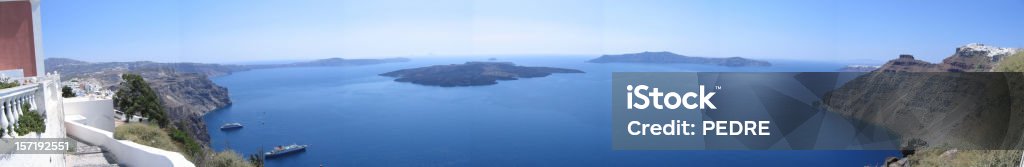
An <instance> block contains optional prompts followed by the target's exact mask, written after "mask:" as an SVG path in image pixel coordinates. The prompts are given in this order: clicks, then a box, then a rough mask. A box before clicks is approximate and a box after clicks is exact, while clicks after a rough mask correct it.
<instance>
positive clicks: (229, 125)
mask: <svg viewBox="0 0 1024 167" xmlns="http://www.w3.org/2000/svg"><path fill="white" fill-rule="evenodd" d="M239 128H242V124H241V123H238V122H234V123H227V124H224V125H222V126H220V130H232V129H239Z"/></svg>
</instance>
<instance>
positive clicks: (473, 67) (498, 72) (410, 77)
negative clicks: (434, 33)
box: [380, 62, 583, 87]
mask: <svg viewBox="0 0 1024 167" xmlns="http://www.w3.org/2000/svg"><path fill="white" fill-rule="evenodd" d="M552 73H583V71H580V70H575V69H565V68H553V67H525V66H517V65H515V64H513V63H510V62H466V63H465V64H450V65H435V66H429V67H420V68H411V69H403V70H397V71H392V72H387V73H383V74H380V75H381V76H387V77H395V78H396V79H395V81H397V82H410V83H414V84H420V85H430V86H441V87H455V86H482V85H494V84H498V82H497V81H498V80H516V79H519V78H536V77H545V76H548V75H551V74H552Z"/></svg>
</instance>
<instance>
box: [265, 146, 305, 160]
mask: <svg viewBox="0 0 1024 167" xmlns="http://www.w3.org/2000/svg"><path fill="white" fill-rule="evenodd" d="M306 147H309V145H298V144H292V145H287V146H277V147H274V150H270V151H267V152H266V153H263V156H265V157H267V158H274V157H279V156H283V155H288V154H291V153H296V152H301V151H306Z"/></svg>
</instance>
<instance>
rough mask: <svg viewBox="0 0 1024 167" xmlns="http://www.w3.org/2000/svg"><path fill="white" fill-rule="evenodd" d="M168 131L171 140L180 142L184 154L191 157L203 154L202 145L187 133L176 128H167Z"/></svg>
mask: <svg viewBox="0 0 1024 167" xmlns="http://www.w3.org/2000/svg"><path fill="white" fill-rule="evenodd" d="M168 131H169V132H170V136H171V140H174V141H175V142H177V143H179V144H181V148H182V149H184V151H185V152H184V153H185V155H186V156H188V157H193V159H195V157H202V156H203V153H204V152H203V147H202V146H200V145H199V142H196V140H195V139H193V138H192V136H190V135H188V133H185V132H184V131H181V130H178V129H169V130H168Z"/></svg>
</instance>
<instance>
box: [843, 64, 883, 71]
mask: <svg viewBox="0 0 1024 167" xmlns="http://www.w3.org/2000/svg"><path fill="white" fill-rule="evenodd" d="M881 67H882V66H875V65H847V66H846V67H843V68H839V70H838V71H839V72H871V71H875V70H876V69H878V68H881Z"/></svg>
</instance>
